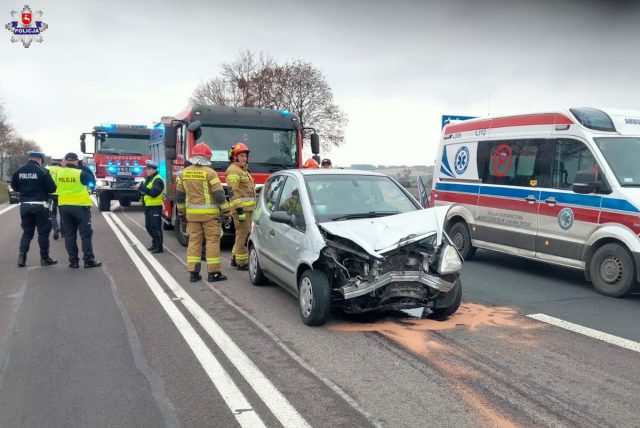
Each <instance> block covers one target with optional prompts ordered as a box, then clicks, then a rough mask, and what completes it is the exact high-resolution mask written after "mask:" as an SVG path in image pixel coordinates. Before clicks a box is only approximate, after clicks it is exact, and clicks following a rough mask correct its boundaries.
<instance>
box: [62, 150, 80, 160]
mask: <svg viewBox="0 0 640 428" xmlns="http://www.w3.org/2000/svg"><path fill="white" fill-rule="evenodd" d="M64 160H66V161H77V160H79V159H78V155H77V154H75V153H73V152H69V153H67V154H66V155H64Z"/></svg>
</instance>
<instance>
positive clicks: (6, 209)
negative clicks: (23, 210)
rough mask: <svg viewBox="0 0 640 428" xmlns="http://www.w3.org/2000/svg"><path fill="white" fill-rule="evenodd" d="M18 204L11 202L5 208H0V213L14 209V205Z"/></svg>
mask: <svg viewBox="0 0 640 428" xmlns="http://www.w3.org/2000/svg"><path fill="white" fill-rule="evenodd" d="M19 205H20V204H12V205H9V206H8V207H7V208H5V209H3V210H0V215H2V214H4V213H6V212H7V211H9V210H12V209H14V208H15V207H17V206H19Z"/></svg>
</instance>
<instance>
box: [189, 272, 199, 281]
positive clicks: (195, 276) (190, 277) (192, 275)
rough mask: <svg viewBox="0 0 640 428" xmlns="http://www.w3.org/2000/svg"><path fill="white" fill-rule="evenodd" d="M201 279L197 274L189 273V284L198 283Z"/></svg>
mask: <svg viewBox="0 0 640 428" xmlns="http://www.w3.org/2000/svg"><path fill="white" fill-rule="evenodd" d="M201 279H202V276H200V273H199V272H189V281H190V282H198V281H200V280H201Z"/></svg>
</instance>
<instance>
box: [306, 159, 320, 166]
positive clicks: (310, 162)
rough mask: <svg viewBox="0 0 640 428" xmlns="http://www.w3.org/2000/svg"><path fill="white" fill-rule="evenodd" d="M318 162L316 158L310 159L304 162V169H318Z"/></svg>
mask: <svg viewBox="0 0 640 428" xmlns="http://www.w3.org/2000/svg"><path fill="white" fill-rule="evenodd" d="M318 166H319V165H318V161H317V160H315V159H314V158H309V159H307V160H306V161H305V162H304V165H302V167H303V168H318Z"/></svg>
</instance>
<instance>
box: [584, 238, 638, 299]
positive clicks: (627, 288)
mask: <svg viewBox="0 0 640 428" xmlns="http://www.w3.org/2000/svg"><path fill="white" fill-rule="evenodd" d="M589 273H590V274H591V282H592V283H593V287H594V288H595V289H596V290H597V291H598V293H600V294H604V295H605V296H609V297H624V296H627V295H628V294H630V293H631V292H632V291H633V290H634V288H635V285H636V283H635V279H634V278H635V272H634V268H633V260H632V259H631V255H630V254H629V252H628V251H627V250H626V249H625V248H624V247H622V246H621V245H620V244H614V243H612V244H605V245H603V246H602V247H600V248H598V249H597V250H596V252H595V253H594V254H593V257H592V258H591V264H590V266H589Z"/></svg>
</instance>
